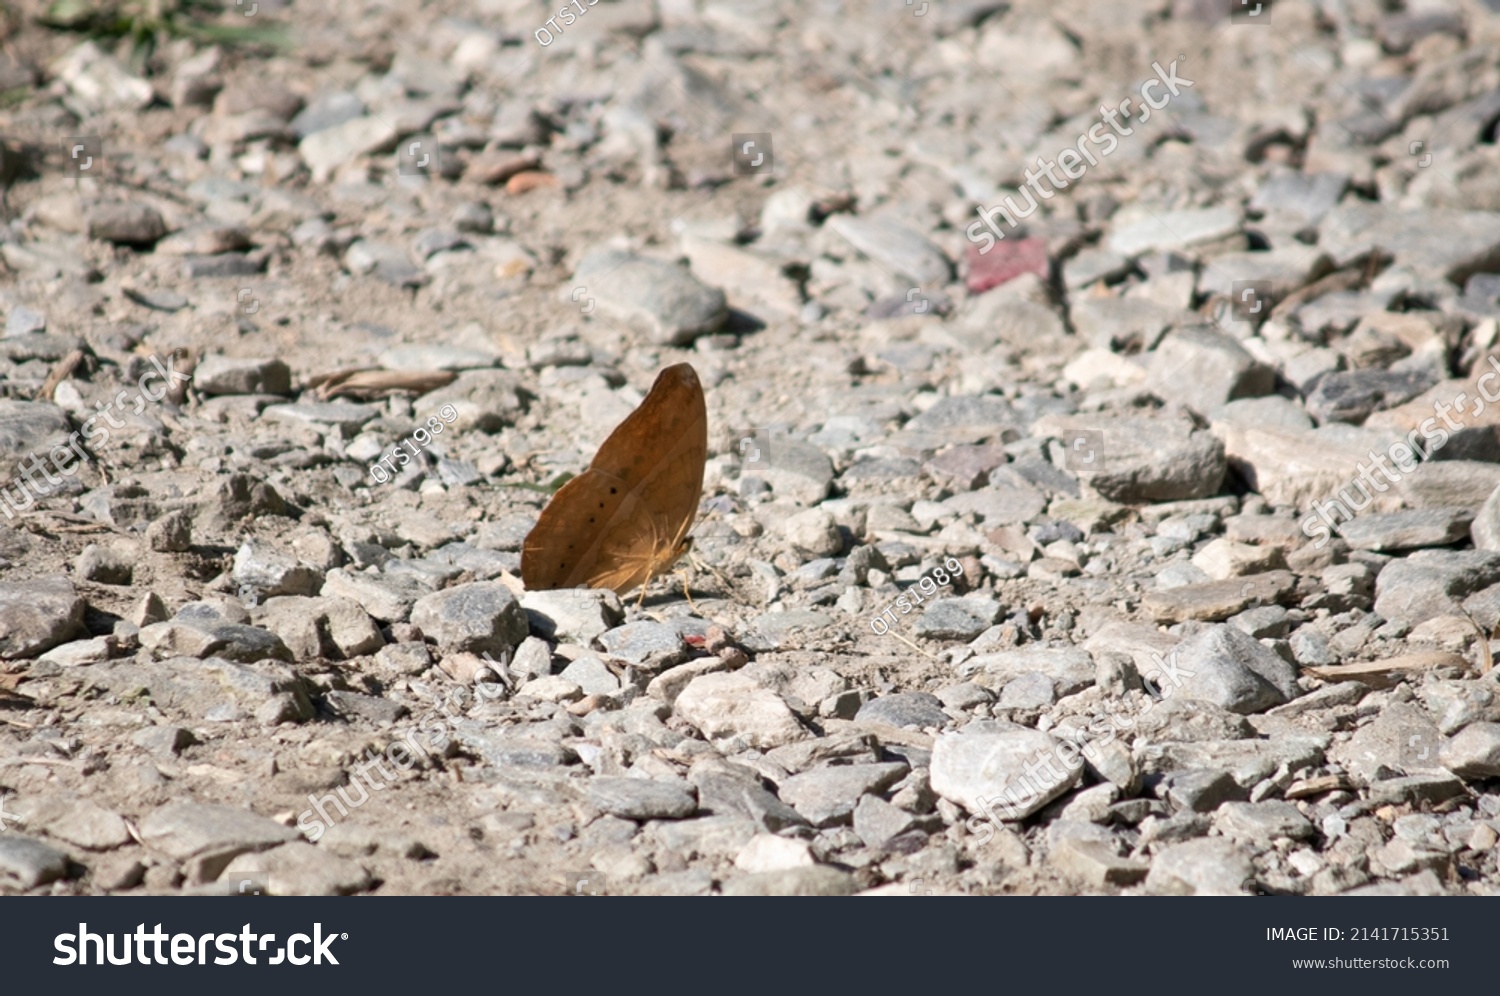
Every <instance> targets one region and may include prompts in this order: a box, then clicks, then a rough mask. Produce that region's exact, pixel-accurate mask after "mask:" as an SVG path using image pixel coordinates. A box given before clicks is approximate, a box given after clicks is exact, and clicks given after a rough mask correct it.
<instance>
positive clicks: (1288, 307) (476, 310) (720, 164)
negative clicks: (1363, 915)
mask: <svg viewBox="0 0 1500 996" xmlns="http://www.w3.org/2000/svg"><path fill="white" fill-rule="evenodd" d="M225 6H226V9H225V10H224V11H223V13H222V16H221V17H220V19H219V20H218V21H216V22H215V23H217V24H222V25H235V26H244V25H253V26H255V27H257V28H264V27H271V28H278V29H280V30H281V31H282V32H283V35H284V38H285V42H284V43H283V44H281V45H279V46H272V45H261V44H259V43H251V44H245V43H243V42H225V43H224V44H223V47H217V46H213V45H210V44H209V43H208V42H206V41H198V40H194V39H195V37H196V36H195V35H192V34H191V33H190V32H187V31H186V30H179V31H177V32H176V33H175V35H174V34H173V33H171V32H169V33H167V34H165V35H163V36H162V37H161V38H160V39H159V43H158V44H157V45H155V47H154V48H153V49H152V50H151V51H149V52H140V51H132V50H129V49H127V48H122V47H120V46H119V45H118V44H117V43H116V42H114V41H112V40H110V39H108V38H97V37H95V38H91V37H90V36H89V35H87V34H86V33H84V32H80V31H77V30H64V29H62V28H59V27H56V26H49V25H47V24H44V23H42V17H41V8H40V5H38V4H29V3H21V4H19V5H14V4H13V5H11V6H10V7H9V8H5V7H0V11H4V12H5V13H6V15H7V16H5V17H4V18H0V39H3V41H0V137H3V146H0V182H3V183H4V184H5V200H4V204H3V209H4V221H5V224H4V225H3V227H0V315H3V316H4V317H3V322H4V336H3V338H0V392H3V393H0V480H4V481H6V482H7V483H6V487H5V488H4V490H3V491H0V514H3V516H4V521H3V522H0V892H6V893H12V892H20V893H42V894H50V893H64V894H75V893H81V894H94V893H105V892H130V893H137V894H139V893H188V894H203V893H215V894H217V893H241V892H262V893H264V892H269V893H274V894H281V895H325V894H351V893H366V892H374V893H382V894H461V893H489V894H516V893H542V894H562V893H573V894H591V895H594V894H601V893H608V894H678V895H695V894H714V893H722V894H737V895H745V894H767V893H793V894H807V895H811V894H844V893H850V892H873V893H878V894H892V895H921V894H941V893H1013V894H1078V893H1091V894H1097V893H1105V894H1139V893H1156V894H1162V893H1166V894H1198V895H1210V894H1213V895H1221V894H1334V893H1349V892H1356V893H1361V894H1385V895H1393V894H1403V895H1405V894H1423V895H1426V894H1444V895H1460V894H1494V893H1496V892H1497V891H1500V869H1497V864H1496V856H1497V851H1496V842H1497V837H1500V781H1497V778H1500V687H1497V679H1496V672H1494V671H1492V670H1490V644H1489V640H1488V639H1487V636H1486V634H1489V633H1490V632H1491V631H1492V630H1493V628H1494V627H1495V626H1496V624H1497V622H1500V436H1497V432H1496V429H1497V427H1500V407H1497V406H1496V405H1494V404H1492V403H1491V401H1492V398H1493V400H1495V401H1500V390H1496V391H1491V389H1490V384H1492V383H1494V382H1495V379H1496V377H1500V324H1497V320H1500V161H1497V160H1500V153H1497V145H1496V137H1497V135H1496V128H1497V121H1500V5H1497V4H1496V3H1495V0H1484V2H1480V0H1408V2H1407V3H1406V4H1405V5H1404V6H1403V5H1401V4H1400V3H1399V2H1394V0H1393V2H1375V0H1321V2H1312V0H1309V2H1291V0H1284V2H1278V3H1275V4H1274V5H1272V4H1266V5H1264V6H1262V5H1259V4H1257V5H1254V6H1253V7H1252V6H1251V5H1248V4H1235V3H1231V2H1228V0H1180V2H1171V0H1148V2H1142V3H1136V4H1128V5H1126V7H1125V9H1123V10H1122V9H1121V8H1120V6H1119V5H1112V4H1099V3H1097V2H1093V0H1049V2H1046V3H1041V2H1033V0H1018V2H1015V3H1012V4H1004V3H992V2H984V0H969V2H962V0H927V2H920V0H919V2H912V0H907V2H906V3H904V4H903V3H897V2H895V0H881V2H877V3H837V2H821V3H815V4H811V5H801V4H793V3H788V2H776V0H750V2H747V0H735V2H732V3H730V2H723V3H720V2H711V0H654V2H648V0H618V2H614V0H577V2H576V4H571V5H566V6H562V7H560V8H555V7H551V6H543V5H539V4H537V3H533V2H524V0H471V2H466V3H462V4H460V3H453V2H447V0H441V2H432V3H425V4H421V5H418V4H415V3H411V2H396V3H381V4H360V3H352V2H340V3H333V4H321V5H320V4H301V3H299V4H286V3H276V2H260V3H245V4H241V3H236V4H234V5H228V4H226V5H225ZM252 8H253V9H252ZM679 362H689V363H691V364H693V366H694V367H695V368H696V370H697V371H698V374H699V376H700V378H701V380H702V382H703V384H704V388H705V391H706V395H707V404H708V416H709V459H708V466H707V472H706V475H705V483H704V493H703V495H702V504H701V507H700V513H699V518H698V522H697V525H696V526H695V528H694V530H693V536H694V553H693V555H692V557H691V558H690V560H688V561H685V562H684V563H683V564H682V565H681V566H682V567H683V573H682V575H681V576H667V577H663V578H660V579H658V580H656V581H655V582H653V584H652V585H651V586H650V587H649V589H648V591H647V592H646V594H645V596H644V598H643V599H642V600H639V602H638V599H637V597H636V596H635V595H634V594H631V595H630V596H628V597H626V598H625V599H623V600H622V599H621V598H619V597H617V596H615V595H614V594H613V593H608V592H597V591H587V590H574V591H566V592H562V591H553V592H526V591H524V589H523V587H522V585H521V583H520V579H519V574H520V570H519V561H520V552H519V551H520V549H521V544H522V541H523V539H524V538H525V536H526V534H527V532H528V531H529V530H530V528H531V526H532V524H533V523H534V522H535V520H536V516H537V513H538V511H539V509H540V508H541V506H542V504H543V503H544V502H545V501H546V499H547V496H548V493H549V490H550V489H555V487H556V486H557V483H558V478H559V477H560V476H561V475H563V474H567V473H577V472H578V471H580V470H581V469H582V468H583V467H584V466H586V465H587V462H588V460H589V459H590V457H591V456H592V454H593V451H594V448H595V447H596V446H597V445H598V444H599V443H600V442H601V441H602V440H603V439H604V437H605V436H606V435H607V434H608V433H609V431H610V430H611V429H612V428H613V427H614V426H615V425H616V424H618V422H619V421H620V420H621V419H622V418H623V417H624V416H625V415H626V414H627V413H628V412H629V411H630V410H631V409H632V408H633V407H634V406H635V405H636V404H638V403H639V402H640V400H641V398H642V397H643V394H644V392H645V390H646V389H647V388H648V387H649V386H650V384H651V382H652V380H653V379H654V378H655V376H656V373H657V372H658V371H659V370H660V369H662V368H663V367H665V366H667V365H669V364H672V363H679ZM685 588H686V590H687V592H688V593H689V594H690V596H691V600H689V599H688V598H685V597H684V589H685Z"/></svg>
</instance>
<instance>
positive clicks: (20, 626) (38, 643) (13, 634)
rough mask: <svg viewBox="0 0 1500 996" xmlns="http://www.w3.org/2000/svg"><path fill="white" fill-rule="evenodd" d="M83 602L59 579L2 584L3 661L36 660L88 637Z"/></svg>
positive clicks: (0, 626)
mask: <svg viewBox="0 0 1500 996" xmlns="http://www.w3.org/2000/svg"><path fill="white" fill-rule="evenodd" d="M83 611H84V602H83V599H81V598H79V597H78V592H77V591H75V590H74V588H73V583H72V582H71V581H69V580H68V579H67V578H64V577H59V576H51V577H39V578H33V579H30V580H27V581H14V582H0V658H4V659H6V660H15V659H16V658H21V657H35V656H37V655H38V654H41V653H43V652H45V651H47V650H51V649H52V648H53V647H55V646H57V645H58V644H59V643H65V642H67V641H68V640H72V639H75V638H78V637H82V636H86V635H87V633H86V632H85V631H84V628H83Z"/></svg>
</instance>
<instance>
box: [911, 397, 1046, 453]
mask: <svg viewBox="0 0 1500 996" xmlns="http://www.w3.org/2000/svg"><path fill="white" fill-rule="evenodd" d="M1019 421H1020V420H1019V419H1018V417H1017V415H1016V411H1015V409H1014V408H1012V407H1011V405H1010V403H1009V402H1008V401H1006V400H1005V399H1004V398H997V397H994V396H992V395H988V394H984V395H972V394H959V395H953V396H951V397H946V398H942V399H941V400H939V401H938V402H937V404H935V405H933V406H932V407H931V408H929V409H927V410H926V411H924V412H922V413H921V414H920V415H916V416H913V417H912V418H911V419H910V420H908V421H907V423H906V425H905V426H903V427H902V429H903V432H907V433H922V434H931V435H943V436H948V437H950V438H952V439H953V440H954V441H956V442H957V441H962V442H969V441H974V440H975V439H977V438H984V437H991V436H999V435H1001V434H1002V431H1003V430H1004V429H1005V428H1007V427H1009V428H1012V429H1015V428H1016V427H1017V426H1018V424H1019Z"/></svg>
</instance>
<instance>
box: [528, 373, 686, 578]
mask: <svg viewBox="0 0 1500 996" xmlns="http://www.w3.org/2000/svg"><path fill="white" fill-rule="evenodd" d="M707 457H708V413H707V407H706V405H705V404H704V400H703V387H702V385H701V384H700V383H699V381H698V375H697V373H696V372H695V371H694V370H693V368H692V367H691V366H689V365H688V364H686V363H679V364H677V365H675V366H671V367H668V368H667V369H665V370H663V371H662V372H661V373H660V374H659V375H658V376H657V378H656V383H655V384H653V385H652V387H651V391H650V393H649V394H647V395H646V399H645V400H644V401H642V402H641V404H640V407H638V408H637V409H636V410H635V411H633V412H631V413H630V415H629V416H628V417H627V418H626V419H625V421H623V422H621V423H620V424H619V426H617V427H616V428H615V431H614V432H612V433H610V435H609V438H608V439H606V440H605V441H604V444H603V445H602V446H600V447H599V452H598V453H597V454H596V455H595V456H594V460H593V462H592V463H590V464H589V469H588V470H586V471H585V472H584V473H582V474H580V475H579V476H578V477H575V478H574V479H573V480H571V481H569V482H568V483H567V484H565V485H563V487H562V488H561V489H559V490H558V492H557V494H555V495H554V496H553V497H552V500H551V501H550V502H549V503H548V504H547V507H546V508H544V509H543V510H542V514H541V516H540V517H539V518H538V519H537V524H536V526H535V528H533V529H532V531H531V532H530V534H528V535H527V537H526V543H525V545H524V547H523V548H522V552H521V577H522V580H523V581H524V582H525V584H526V587H527V588H529V589H531V590H533V591H537V590H545V589H549V588H573V587H578V586H580V585H587V586H589V587H594V588H610V589H613V590H614V591H616V592H619V593H621V594H623V593H625V592H627V591H629V590H630V589H632V588H634V587H636V586H637V585H639V584H642V583H644V582H645V581H647V580H648V579H649V578H650V577H651V575H652V574H653V573H656V572H657V570H658V569H659V568H660V567H662V566H664V565H665V564H669V563H670V562H671V561H673V560H675V559H676V557H677V556H678V554H679V552H680V550H681V547H682V543H683V541H684V540H685V538H686V537H687V533H688V530H689V529H690V528H692V524H693V518H694V516H695V514H696V513H697V510H698V501H699V498H700V496H701V495H702V493H703V465H704V461H705V460H706V459H707Z"/></svg>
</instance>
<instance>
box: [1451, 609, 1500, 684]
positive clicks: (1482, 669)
mask: <svg viewBox="0 0 1500 996" xmlns="http://www.w3.org/2000/svg"><path fill="white" fill-rule="evenodd" d="M1459 611H1460V612H1463V611H1464V610H1462V609H1460V610H1459ZM1464 618H1465V619H1467V620H1469V625H1470V626H1473V627H1474V632H1476V633H1478V634H1479V673H1480V674H1489V673H1490V670H1491V669H1492V668H1494V666H1495V655H1494V653H1493V652H1492V651H1491V650H1490V641H1491V640H1493V639H1495V637H1497V636H1500V622H1497V623H1496V624H1495V629H1494V631H1493V632H1491V633H1489V634H1488V635H1486V634H1485V632H1484V627H1483V626H1481V625H1479V623H1478V622H1477V621H1476V620H1475V619H1474V617H1473V616H1471V615H1469V613H1467V612H1464Z"/></svg>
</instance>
